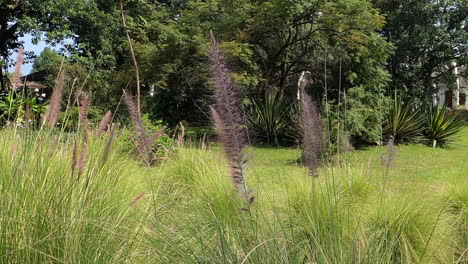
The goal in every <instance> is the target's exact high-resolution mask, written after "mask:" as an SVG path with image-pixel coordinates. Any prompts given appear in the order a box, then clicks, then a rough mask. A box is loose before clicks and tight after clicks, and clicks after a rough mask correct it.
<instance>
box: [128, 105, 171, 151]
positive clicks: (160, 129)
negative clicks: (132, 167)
mask: <svg viewBox="0 0 468 264" xmlns="http://www.w3.org/2000/svg"><path fill="white" fill-rule="evenodd" d="M141 122H142V125H143V126H144V129H145V130H146V133H148V134H149V135H153V134H156V133H161V134H160V136H159V137H157V138H155V140H154V141H153V142H151V143H150V144H151V146H149V147H148V151H149V152H150V153H151V156H154V157H158V158H163V157H166V156H167V154H168V153H169V152H171V151H172V150H173V141H174V140H173V138H171V137H170V135H168V134H167V133H165V132H164V129H165V128H166V126H165V125H164V122H163V120H151V119H150V118H149V116H148V115H147V114H145V115H143V116H142V118H141ZM119 142H120V143H121V144H120V149H121V151H122V152H123V153H126V154H128V153H132V152H136V151H137V150H136V145H137V144H138V143H137V142H136V139H135V131H134V130H133V129H129V128H126V129H123V130H122V132H121V134H120V135H119Z"/></svg>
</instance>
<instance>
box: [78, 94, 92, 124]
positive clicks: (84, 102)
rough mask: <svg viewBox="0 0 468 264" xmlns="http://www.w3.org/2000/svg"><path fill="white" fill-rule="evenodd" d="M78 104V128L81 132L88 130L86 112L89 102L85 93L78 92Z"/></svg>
mask: <svg viewBox="0 0 468 264" xmlns="http://www.w3.org/2000/svg"><path fill="white" fill-rule="evenodd" d="M78 104H79V105H80V112H79V116H80V118H79V119H80V126H81V128H82V129H83V130H86V129H87V128H88V123H89V122H88V111H89V105H90V100H89V96H88V94H87V93H86V92H80V93H79V95H78Z"/></svg>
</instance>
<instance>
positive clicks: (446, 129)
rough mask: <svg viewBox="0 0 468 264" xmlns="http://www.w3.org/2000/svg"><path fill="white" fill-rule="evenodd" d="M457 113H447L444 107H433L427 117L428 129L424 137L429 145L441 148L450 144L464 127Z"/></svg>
mask: <svg viewBox="0 0 468 264" xmlns="http://www.w3.org/2000/svg"><path fill="white" fill-rule="evenodd" d="M456 117H457V114H456V113H447V108H446V107H445V106H444V107H442V108H440V107H439V106H433V107H432V108H431V111H430V112H429V115H428V116H427V117H426V128H425V129H424V136H425V137H426V138H427V140H428V145H432V147H434V148H435V147H441V146H444V145H446V144H447V143H450V141H452V140H453V139H454V137H455V136H456V134H457V133H458V132H460V130H461V129H462V127H463V121H462V120H457V119H456Z"/></svg>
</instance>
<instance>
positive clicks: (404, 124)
mask: <svg viewBox="0 0 468 264" xmlns="http://www.w3.org/2000/svg"><path fill="white" fill-rule="evenodd" d="M423 124H424V117H423V116H422V115H421V112H420V110H419V109H414V108H413V105H412V104H411V103H410V102H403V101H402V99H401V98H399V97H395V100H394V102H393V105H392V107H391V108H390V111H389V113H388V115H387V118H386V120H385V121H384V134H386V135H387V136H388V137H391V138H393V141H394V143H396V144H398V143H401V142H408V141H414V140H416V139H417V138H418V137H420V136H421V133H422V126H423Z"/></svg>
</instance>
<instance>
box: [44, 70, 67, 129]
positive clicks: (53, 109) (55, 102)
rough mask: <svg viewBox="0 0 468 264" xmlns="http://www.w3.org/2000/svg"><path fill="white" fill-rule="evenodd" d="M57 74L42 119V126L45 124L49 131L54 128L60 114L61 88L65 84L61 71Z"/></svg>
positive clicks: (63, 73)
mask: <svg viewBox="0 0 468 264" xmlns="http://www.w3.org/2000/svg"><path fill="white" fill-rule="evenodd" d="M59 74H60V75H59V78H58V80H57V82H56V84H55V87H54V90H53V92H52V97H51V99H50V104H49V107H48V108H47V113H46V115H45V118H44V124H46V125H47V127H48V128H49V129H52V128H54V126H55V124H56V123H57V118H58V116H59V114H60V103H61V101H62V94H63V86H64V84H65V72H64V71H61V72H60V73H59Z"/></svg>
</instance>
